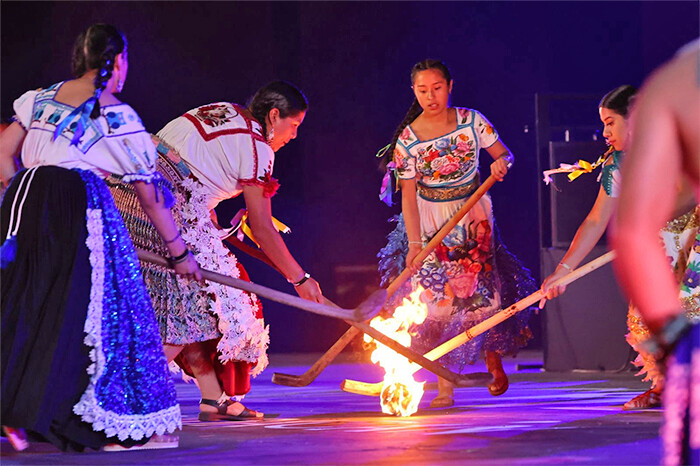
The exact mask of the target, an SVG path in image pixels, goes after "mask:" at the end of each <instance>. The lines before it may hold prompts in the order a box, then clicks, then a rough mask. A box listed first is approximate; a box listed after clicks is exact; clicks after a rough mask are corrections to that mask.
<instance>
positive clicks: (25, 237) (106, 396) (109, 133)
mask: <svg viewBox="0 0 700 466" xmlns="http://www.w3.org/2000/svg"><path fill="white" fill-rule="evenodd" d="M73 65H74V72H75V75H76V76H79V77H78V78H77V79H74V80H71V81H66V82H63V83H58V84H55V85H52V86H50V87H49V88H47V89H44V90H39V91H29V92H27V93H25V94H24V95H23V96H21V97H20V98H19V99H17V100H16V101H15V103H14V110H15V113H16V115H15V118H14V122H13V123H12V124H11V125H10V126H9V127H8V128H7V129H6V130H5V131H3V132H2V134H0V175H1V176H0V177H1V179H2V182H3V183H4V184H7V183H8V182H9V187H8V189H7V192H6V193H5V195H4V197H3V201H2V206H1V208H0V215H1V219H2V228H1V234H2V248H1V258H2V264H1V266H2V298H1V301H2V343H1V345H2V423H3V426H4V427H5V429H6V432H8V433H9V435H8V436H9V437H10V439H11V441H12V440H15V442H14V443H13V445H19V446H20V447H21V445H20V444H19V443H18V442H16V440H17V435H16V433H17V432H18V431H19V430H20V429H24V430H26V431H27V433H28V434H29V436H30V438H31V439H35V440H41V441H48V442H51V443H52V444H54V445H56V446H57V447H58V448H60V449H62V450H77V451H82V450H84V449H85V448H92V449H100V448H102V447H104V446H106V445H108V444H116V446H112V448H116V447H119V446H126V447H131V446H134V445H138V444H144V443H145V442H146V441H149V442H150V443H151V445H150V447H172V446H177V442H176V438H172V437H168V436H163V434H167V433H172V432H174V431H175V430H176V429H178V428H180V426H181V415H180V408H179V406H178V404H177V401H176V398H175V389H174V386H173V383H172V381H171V378H170V376H169V374H168V371H167V364H166V360H165V356H164V354H163V349H162V346H161V343H160V337H159V334H158V327H157V324H156V321H155V318H154V315H153V310H152V307H151V303H150V299H149V296H148V293H147V291H146V288H145V286H144V284H143V280H142V278H141V273H140V269H139V264H138V260H137V257H136V253H135V250H134V247H133V244H132V243H131V240H130V238H129V235H128V232H127V231H126V228H125V227H124V224H123V221H122V219H121V216H120V214H119V212H118V211H117V209H116V207H115V205H114V201H113V199H112V197H111V194H110V193H109V190H108V189H107V187H106V185H105V183H104V181H103V178H104V176H106V175H107V174H109V173H118V174H121V175H123V176H124V178H125V179H126V180H128V181H129V182H131V183H133V185H134V187H135V189H136V190H137V192H138V193H139V198H140V200H141V202H142V204H143V206H144V209H145V210H146V211H147V212H148V213H149V217H150V219H151V221H152V222H153V223H154V225H155V226H156V228H157V229H158V231H159V233H160V234H161V235H162V237H163V238H165V239H166V240H167V241H166V242H167V243H168V244H167V246H168V250H169V252H170V254H171V255H172V256H173V258H172V260H173V262H174V263H175V268H176V271H177V272H178V273H180V274H182V275H185V276H189V277H193V278H198V279H199V278H201V276H200V273H199V269H198V267H197V264H196V262H195V261H194V259H193V258H192V257H191V255H190V254H189V252H188V251H187V248H186V246H185V244H184V242H183V241H182V239H181V238H179V235H178V232H177V228H176V227H175V224H174V222H173V219H172V216H171V214H170V211H169V209H168V207H167V206H166V201H167V200H168V199H169V197H168V193H169V192H168V190H167V187H165V186H163V183H162V182H161V181H162V180H161V178H160V176H159V175H158V173H157V172H156V171H155V160H156V155H155V151H154V148H153V145H152V144H151V141H150V136H149V135H148V133H146V131H145V129H144V128H143V126H142V124H141V121H140V119H139V118H138V115H137V114H136V112H134V110H133V109H132V108H131V107H130V106H128V105H126V104H123V103H121V102H120V101H118V100H117V99H116V97H114V95H113V94H114V93H117V92H119V91H120V90H121V87H122V86H123V84H124V80H125V79H126V73H127V68H128V61H127V47H126V40H125V38H124V36H123V35H122V34H121V33H120V32H119V31H118V30H117V29H115V28H114V27H113V26H109V25H101V24H98V25H93V26H91V27H90V28H89V29H88V30H87V31H86V32H85V33H83V34H81V35H80V37H78V40H77V41H76V46H75V50H74V61H73ZM17 153H20V160H21V164H22V165H23V166H24V167H26V169H24V170H22V171H20V172H18V173H15V171H16V168H15V167H16V165H15V160H14V156H15V154H17ZM10 180H11V182H10ZM149 439H150V440H149ZM156 439H158V440H159V442H157V441H154V440H156Z"/></svg>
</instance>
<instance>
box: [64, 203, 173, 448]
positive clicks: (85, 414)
mask: <svg viewBox="0 0 700 466" xmlns="http://www.w3.org/2000/svg"><path fill="white" fill-rule="evenodd" d="M86 224H87V231H88V237H87V240H86V245H87V247H88V249H89V250H90V265H91V268H92V277H91V283H92V285H91V289H90V304H89V306H88V311H87V317H86V319H85V327H84V330H85V333H86V336H85V340H84V342H85V344H86V345H87V346H89V347H91V348H92V349H91V350H90V360H91V361H92V364H91V365H90V366H89V367H88V368H87V373H88V374H89V375H90V383H89V384H88V387H87V389H86V390H85V392H84V393H83V395H82V396H81V398H80V401H79V402H78V403H77V404H76V405H75V406H73V412H74V413H75V414H77V415H79V416H81V419H82V420H83V421H84V422H87V423H89V424H91V425H92V427H93V430H95V431H96V432H99V431H104V432H105V435H106V436H108V437H112V436H117V437H118V438H119V440H122V441H123V440H126V439H128V438H131V439H133V440H141V439H143V438H144V437H150V436H152V435H153V434H164V433H166V432H167V433H171V432H174V431H175V430H176V429H178V428H181V426H182V420H181V414H180V406H179V405H178V404H175V405H173V406H170V407H168V408H164V409H162V410H160V411H157V412H152V413H148V414H128V415H126V414H117V413H115V412H113V411H109V410H105V409H104V408H103V407H102V406H101V405H100V402H99V401H98V400H97V397H96V393H95V388H96V386H97V382H98V381H99V380H100V378H101V376H102V375H103V373H104V370H105V365H106V361H105V355H104V349H103V344H102V314H103V304H102V303H103V299H104V279H105V274H104V270H105V249H104V237H103V222H102V210H100V209H87V212H86Z"/></svg>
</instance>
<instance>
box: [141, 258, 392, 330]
mask: <svg viewBox="0 0 700 466" xmlns="http://www.w3.org/2000/svg"><path fill="white" fill-rule="evenodd" d="M136 254H137V255H138V257H139V259H140V260H142V261H145V262H150V263H152V264H156V265H161V266H163V267H167V268H172V267H171V265H170V263H169V262H168V260H167V259H166V258H165V257H163V256H161V255H159V254H156V253H154V252H151V251H146V250H143V249H136ZM200 271H201V272H202V277H203V278H204V279H205V280H209V281H212V282H216V283H220V284H222V285H226V286H231V287H233V288H238V289H239V290H244V291H248V292H250V293H255V294H257V295H259V296H264V297H265V298H268V299H271V300H273V301H277V302H278V303H282V304H286V305H288V306H294V307H296V308H298V309H303V310H305V311H309V312H313V313H314V314H320V315H324V316H328V317H335V318H337V319H343V320H346V321H348V320H350V321H358V322H362V321H365V320H367V319H368V318H370V317H372V316H374V315H377V314H378V313H379V311H380V310H381V308H382V305H383V304H384V302H385V301H386V290H380V292H379V293H373V294H372V295H370V297H369V298H367V299H366V300H365V301H364V302H363V303H361V304H360V305H359V306H358V307H356V308H355V309H343V308H341V307H338V306H329V305H327V304H321V303H314V302H311V301H307V300H305V299H301V298H299V297H298V296H293V295H290V294H287V293H282V292H281V291H277V290H273V289H272V288H267V287H265V286H262V285H257V284H255V283H252V282H249V281H245V280H241V279H239V278H233V277H229V276H226V275H222V274H220V273H216V272H212V271H211V270H206V269H200Z"/></svg>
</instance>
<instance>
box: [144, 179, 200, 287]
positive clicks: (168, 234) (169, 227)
mask: <svg viewBox="0 0 700 466" xmlns="http://www.w3.org/2000/svg"><path fill="white" fill-rule="evenodd" d="M133 185H134V190H135V191H136V197H138V199H139V203H140V204H141V207H143V210H144V212H146V215H148V218H149V219H150V220H151V223H153V226H154V227H155V228H156V230H157V231H158V234H159V235H160V236H161V238H163V240H164V241H168V243H167V244H166V247H167V248H168V252H170V255H171V256H172V257H177V256H180V255H182V254H183V253H184V252H185V251H186V250H187V245H186V244H185V241H184V240H183V239H182V238H181V237H179V235H180V233H179V232H178V229H177V225H175V220H173V216H172V213H171V212H170V209H168V208H167V207H165V204H164V200H163V196H162V195H161V196H158V198H156V188H155V186H153V185H152V184H149V183H146V182H143V181H135V182H134V183H133ZM174 238H177V239H176V240H175V241H171V240H172V239H174ZM174 268H175V271H176V272H177V273H178V274H180V275H184V276H185V277H188V278H195V279H197V280H201V279H202V274H201V272H200V271H199V267H198V266H197V261H195V259H194V257H193V256H192V255H191V254H189V255H188V256H187V259H186V260H185V261H184V262H180V263H178V264H175V266H174Z"/></svg>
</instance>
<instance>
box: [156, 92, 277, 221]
mask: <svg viewBox="0 0 700 466" xmlns="http://www.w3.org/2000/svg"><path fill="white" fill-rule="evenodd" d="M158 137H160V138H161V139H162V140H163V141H164V142H165V143H166V144H168V145H169V146H171V147H172V148H173V149H175V150H176V151H177V152H178V153H179V154H180V157H182V159H183V160H184V162H185V164H186V165H187V167H188V168H189V169H190V170H191V171H192V173H193V174H194V176H195V177H196V178H197V180H198V181H199V182H200V183H201V184H202V185H203V186H204V188H205V190H206V191H207V195H208V199H207V207H208V208H209V209H213V208H214V207H216V205H217V204H219V202H221V201H223V200H226V199H230V198H232V197H236V196H238V195H239V194H240V193H241V192H242V191H243V186H245V185H260V186H262V187H263V188H264V190H265V195H266V196H268V197H270V196H272V195H274V193H275V191H276V190H277V187H278V186H279V185H278V183H277V180H275V179H274V178H272V167H273V165H274V162H275V153H274V151H273V150H272V148H271V147H270V146H269V145H268V144H267V141H266V140H265V137H264V136H263V134H262V127H261V126H260V123H258V122H257V121H256V120H255V119H253V118H252V116H251V115H250V113H249V112H248V111H247V110H246V109H245V108H243V107H240V106H238V105H236V104H233V103H229V102H217V103H213V104H209V105H203V106H201V107H197V108H195V109H192V110H190V111H188V112H187V113H185V114H184V115H182V116H181V117H178V118H176V119H174V120H173V121H171V122H170V123H168V124H167V125H166V126H165V127H164V128H163V129H162V130H160V131H159V132H158Z"/></svg>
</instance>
